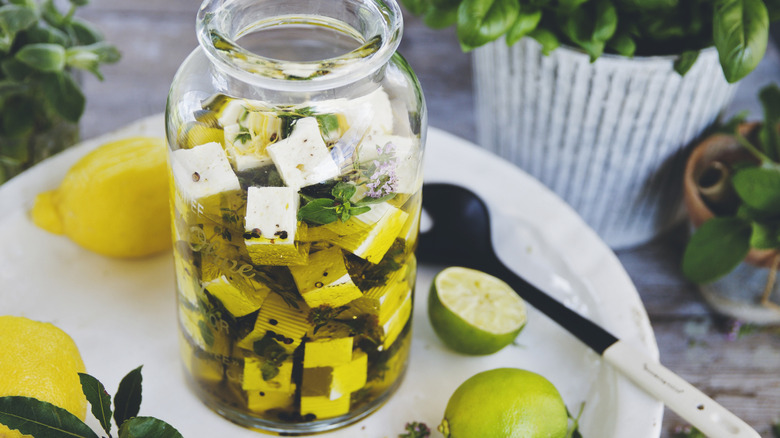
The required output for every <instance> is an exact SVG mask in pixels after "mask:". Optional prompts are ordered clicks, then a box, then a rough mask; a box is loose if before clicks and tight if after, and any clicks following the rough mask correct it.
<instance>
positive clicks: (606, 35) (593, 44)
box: [559, 0, 617, 61]
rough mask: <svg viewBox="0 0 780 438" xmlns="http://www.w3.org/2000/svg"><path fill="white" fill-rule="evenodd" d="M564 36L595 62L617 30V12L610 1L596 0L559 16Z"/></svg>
mask: <svg viewBox="0 0 780 438" xmlns="http://www.w3.org/2000/svg"><path fill="white" fill-rule="evenodd" d="M559 20H560V26H561V30H562V31H563V33H564V35H566V36H567V37H569V39H570V40H571V41H572V42H573V43H574V44H576V45H578V46H580V47H581V48H582V49H583V50H585V52H587V53H588V54H589V55H590V59H591V61H595V60H596V59H597V58H598V57H599V56H601V54H602V53H604V48H605V47H606V43H607V41H608V40H609V39H610V38H612V36H613V35H614V34H615V31H616V30H617V10H616V9H615V6H614V5H613V4H612V2H611V1H610V0H596V1H595V2H593V3H587V4H586V5H584V6H583V7H581V8H577V9H575V10H573V11H571V12H569V13H567V14H563V15H560V16H559Z"/></svg>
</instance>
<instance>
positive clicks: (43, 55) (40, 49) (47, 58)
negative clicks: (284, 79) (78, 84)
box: [14, 43, 65, 73]
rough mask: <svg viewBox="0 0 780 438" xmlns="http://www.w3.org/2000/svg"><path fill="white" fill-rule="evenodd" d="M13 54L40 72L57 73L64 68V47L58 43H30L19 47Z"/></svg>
mask: <svg viewBox="0 0 780 438" xmlns="http://www.w3.org/2000/svg"><path fill="white" fill-rule="evenodd" d="M14 56H15V57H16V59H18V60H19V61H21V62H23V63H25V64H26V65H28V66H30V67H32V68H34V69H35V70H38V71H42V72H47V73H58V72H61V71H62V70H63V69H64V68H65V48H64V47H62V46H61V45H59V44H46V43H38V44H30V45H27V46H24V47H22V48H21V49H19V51H18V52H16V55H14Z"/></svg>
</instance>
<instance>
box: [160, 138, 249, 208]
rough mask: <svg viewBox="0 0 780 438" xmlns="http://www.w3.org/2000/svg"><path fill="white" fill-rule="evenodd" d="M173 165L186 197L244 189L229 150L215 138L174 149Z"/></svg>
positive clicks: (181, 190)
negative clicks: (229, 158)
mask: <svg viewBox="0 0 780 438" xmlns="http://www.w3.org/2000/svg"><path fill="white" fill-rule="evenodd" d="M171 168H172V170H173V176H174V179H175V181H176V185H177V187H178V188H179V191H180V192H181V193H182V194H183V195H184V197H185V198H186V199H192V200H195V199H200V198H204V197H206V196H211V195H216V194H217V193H222V192H227V191H232V190H239V189H241V185H240V184H239V182H238V177H237V176H236V174H235V173H234V172H233V168H232V167H230V162H229V161H228V157H227V154H226V153H225V151H224V150H223V149H222V146H221V145H220V144H219V143H216V142H211V143H206V144H203V145H200V146H195V147H194V148H192V149H178V150H175V151H173V152H172V153H171Z"/></svg>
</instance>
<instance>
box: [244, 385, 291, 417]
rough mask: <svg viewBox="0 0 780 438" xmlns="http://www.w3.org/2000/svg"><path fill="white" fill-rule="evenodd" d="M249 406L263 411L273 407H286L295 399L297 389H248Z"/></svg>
mask: <svg viewBox="0 0 780 438" xmlns="http://www.w3.org/2000/svg"><path fill="white" fill-rule="evenodd" d="M246 395H247V402H246V405H247V408H249V410H250V411H253V412H258V413H262V412H265V411H269V410H272V409H285V408H289V407H291V406H292V404H293V402H294V401H295V390H293V391H290V392H287V391H258V390H251V391H247V393H246Z"/></svg>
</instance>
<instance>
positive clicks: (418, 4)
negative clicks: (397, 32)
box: [401, 0, 431, 15]
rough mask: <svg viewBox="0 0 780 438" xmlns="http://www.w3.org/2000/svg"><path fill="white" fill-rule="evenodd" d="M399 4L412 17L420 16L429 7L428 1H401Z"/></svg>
mask: <svg viewBox="0 0 780 438" xmlns="http://www.w3.org/2000/svg"><path fill="white" fill-rule="evenodd" d="M401 4H402V5H404V7H405V8H406V9H407V10H409V12H411V13H412V14H413V15H422V14H423V13H424V12H425V11H427V10H428V7H429V6H430V5H431V3H430V0H401Z"/></svg>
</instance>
